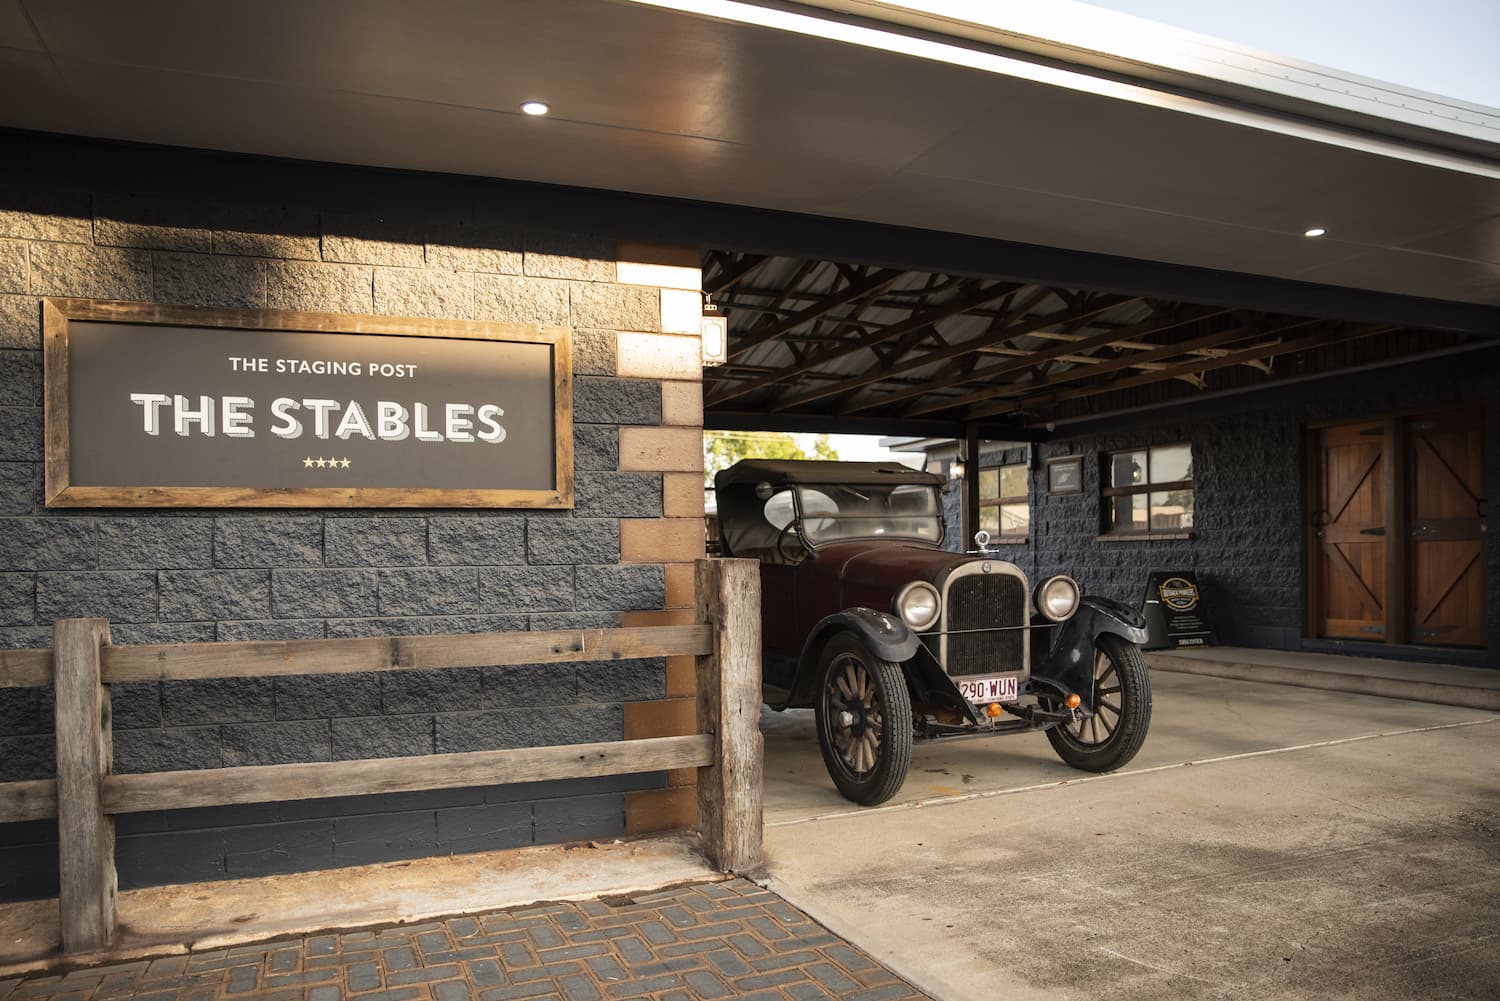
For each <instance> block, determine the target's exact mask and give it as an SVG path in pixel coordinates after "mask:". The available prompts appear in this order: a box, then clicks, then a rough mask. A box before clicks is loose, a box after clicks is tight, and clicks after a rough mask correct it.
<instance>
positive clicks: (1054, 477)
mask: <svg viewBox="0 0 1500 1001" xmlns="http://www.w3.org/2000/svg"><path fill="white" fill-rule="evenodd" d="M1047 493H1048V495H1049V496H1057V495H1059V494H1081V493H1083V456H1081V455H1064V456H1060V457H1058V458H1056V459H1048V460H1047Z"/></svg>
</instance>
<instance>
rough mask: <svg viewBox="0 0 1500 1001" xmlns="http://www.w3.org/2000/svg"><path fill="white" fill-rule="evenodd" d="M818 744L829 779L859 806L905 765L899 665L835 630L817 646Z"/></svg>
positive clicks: (891, 790) (879, 797) (907, 717)
mask: <svg viewBox="0 0 1500 1001" xmlns="http://www.w3.org/2000/svg"><path fill="white" fill-rule="evenodd" d="M816 716H817V724H818V747H819V748H820V749H821V750H822V752H823V763H824V764H825V765H827V766H828V774H829V776H830V777H831V778H832V779H833V784H834V785H836V786H838V790H839V792H841V793H843V795H844V797H845V798H846V799H850V800H853V801H854V802H856V803H859V804H860V805H862V806H874V805H875V804H876V803H884V802H885V801H886V800H888V799H890V798H891V797H892V796H894V795H896V791H897V790H899V789H900V788H901V783H903V782H905V781H906V771H907V768H909V767H910V765H911V744H912V715H911V697H910V696H909V695H908V694H907V691H906V678H905V676H904V675H903V674H902V673H901V668H900V667H899V666H898V665H896V664H893V663H891V662H890V661H888V660H882V659H881V658H879V657H876V656H875V655H874V654H872V653H871V652H870V651H869V650H868V649H866V648H865V645H864V644H863V643H861V642H860V641H859V638H858V637H856V636H854V635H853V634H851V633H840V634H839V635H837V636H835V637H833V639H831V640H829V642H828V645H827V646H825V647H824V648H823V656H822V660H821V661H820V663H819V669H818V701H817V707H816Z"/></svg>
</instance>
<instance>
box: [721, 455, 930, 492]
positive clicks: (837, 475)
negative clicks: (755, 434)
mask: <svg viewBox="0 0 1500 1001" xmlns="http://www.w3.org/2000/svg"><path fill="white" fill-rule="evenodd" d="M762 482H764V483H769V484H771V485H772V486H773V487H782V486H787V485H789V484H792V483H849V484H874V483H890V484H902V483H925V484H929V485H931V486H941V485H942V482H943V478H942V477H941V476H937V475H936V474H933V473H926V472H923V471H922V470H920V469H911V468H909V467H907V466H903V465H901V463H899V462H836V461H833V460H830V459H741V460H740V461H739V462H736V463H735V464H734V465H732V466H730V467H729V468H728V469H724V470H721V471H720V472H719V473H718V475H716V476H715V477H714V486H715V488H718V489H722V488H724V487H726V486H730V485H733V484H737V483H762Z"/></svg>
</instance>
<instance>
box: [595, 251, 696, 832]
mask: <svg viewBox="0 0 1500 1001" xmlns="http://www.w3.org/2000/svg"><path fill="white" fill-rule="evenodd" d="M700 261H701V259H700V255H699V253H698V251H696V250H692V249H683V248H673V247H660V246H654V245H648V244H638V243H634V244H632V243H622V244H621V245H620V247H619V281H620V282H621V283H623V284H641V285H655V286H656V287H658V288H659V289H660V290H661V332H660V333H636V332H630V331H623V332H621V333H620V334H619V335H618V340H617V343H616V374H617V375H619V376H620V377H622V378H633V379H656V380H659V381H660V383H661V425H660V426H657V427H621V428H620V464H619V468H620V471H621V472H634V473H660V474H661V477H662V516H661V517H660V518H622V519H621V520H620V562H622V563H660V564H662V568H663V573H664V577H665V583H666V595H665V600H664V601H663V607H662V608H661V609H660V610H655V611H637V612H626V613H625V615H624V617H623V623H624V624H625V625H627V626H643V625H665V624H678V623H687V622H692V621H693V615H694V612H693V606H694V595H693V563H692V561H693V560H695V559H697V558H699V557H701V556H702V555H703V552H704V530H703V363H702V343H701V341H700V337H699V321H700V318H701V316H702V312H703V310H702V306H703V297H702V293H701V291H700V290H701V288H702V281H703V276H702V271H701V263H700ZM696 694H697V689H696V679H695V676H694V658H692V657H669V658H667V679H666V698H665V699H660V700H656V701H652V702H631V703H626V705H625V721H624V722H625V739H627V740H630V739H634V738H640V737H666V736H676V735H679V734H689V733H693V732H695V730H696V720H695V715H694V699H695V697H696ZM696 774H697V773H696V770H695V769H691V768H685V769H679V770H676V771H673V772H671V773H670V774H669V777H668V787H667V788H666V789H650V790H643V791H639V792H632V793H627V794H626V797H625V825H626V830H627V831H629V832H630V833H632V834H641V833H646V832H649V831H663V830H672V829H676V828H685V827H692V826H694V825H695V824H696V823H697V801H696V797H695V793H694V791H693V784H694V781H695V778H696Z"/></svg>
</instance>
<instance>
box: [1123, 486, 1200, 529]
mask: <svg viewBox="0 0 1500 1001" xmlns="http://www.w3.org/2000/svg"><path fill="white" fill-rule="evenodd" d="M1136 496H1137V497H1139V496H1140V495H1139V494H1137V495H1136ZM1151 527H1152V528H1153V529H1158V528H1162V529H1182V528H1192V527H1193V492H1192V491H1191V490H1153V491H1152V492H1151Z"/></svg>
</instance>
